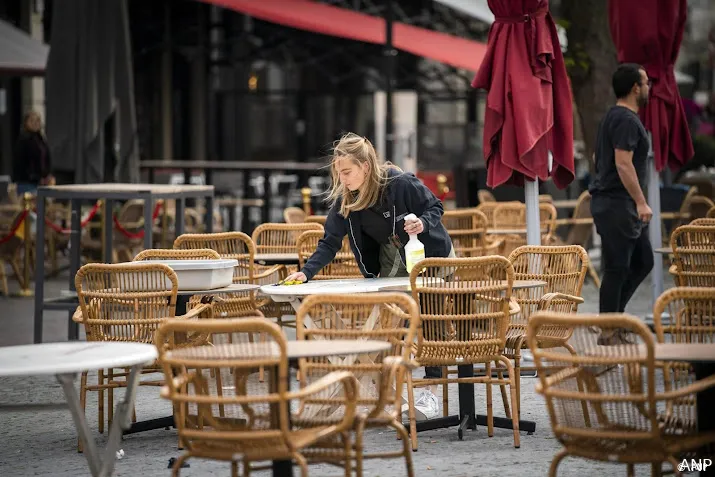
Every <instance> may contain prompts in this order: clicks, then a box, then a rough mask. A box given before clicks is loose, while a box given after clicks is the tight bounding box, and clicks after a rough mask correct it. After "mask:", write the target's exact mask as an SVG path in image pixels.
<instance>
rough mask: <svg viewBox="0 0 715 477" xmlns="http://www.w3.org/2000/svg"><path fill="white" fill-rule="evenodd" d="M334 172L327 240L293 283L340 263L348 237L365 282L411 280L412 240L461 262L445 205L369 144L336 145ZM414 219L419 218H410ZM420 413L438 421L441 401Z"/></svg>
mask: <svg viewBox="0 0 715 477" xmlns="http://www.w3.org/2000/svg"><path fill="white" fill-rule="evenodd" d="M330 168H331V177H332V186H331V188H330V191H329V193H328V197H327V201H328V203H330V206H331V207H330V211H329V212H328V217H327V219H326V222H325V235H324V237H323V238H322V239H321V240H320V242H319V243H318V247H317V248H316V250H315V252H314V253H313V255H312V256H311V257H310V258H309V259H308V261H307V262H306V263H305V265H304V266H303V269H302V270H301V271H299V272H297V273H294V274H292V275H290V276H289V277H288V278H287V279H286V280H287V281H289V280H295V281H300V282H305V281H308V280H310V279H311V278H313V276H314V275H315V274H316V273H318V272H319V271H320V270H321V269H322V268H323V267H325V266H326V265H328V264H329V263H330V262H331V261H332V260H333V259H334V258H335V255H336V254H337V253H338V252H339V251H340V249H341V247H342V243H343V238H344V237H345V235H348V237H349V239H350V248H351V249H352V252H353V254H354V255H355V260H356V262H357V264H358V267H359V268H360V271H361V272H362V274H363V276H364V277H365V278H376V277H378V276H380V277H406V276H409V273H408V272H407V267H406V265H405V263H406V260H405V250H404V246H405V245H406V244H407V241H408V240H409V235H417V236H418V238H419V240H420V242H422V243H423V244H424V249H425V257H454V256H455V254H454V248H453V247H452V241H451V239H450V238H449V234H448V233H447V230H446V229H445V228H444V226H443V225H442V214H443V212H444V209H443V207H442V202H441V201H440V200H439V199H438V198H437V197H435V195H434V194H433V193H432V191H430V190H429V189H428V188H427V187H426V186H425V185H424V184H423V183H422V181H420V180H419V179H418V178H417V177H415V175H414V174H411V173H405V172H402V171H401V170H400V169H399V168H398V167H396V166H394V165H392V164H390V163H389V162H383V161H381V160H380V159H379V158H378V156H377V152H376V151H375V148H374V147H373V145H372V143H371V142H370V141H369V140H368V139H367V138H364V137H362V136H359V135H357V134H354V133H348V134H345V135H344V136H343V137H342V138H340V140H339V141H336V143H335V144H334V147H333V154H332V159H331V164H330ZM409 214H414V215H415V216H416V217H417V218H416V219H410V218H406V217H407V216H408V215H409ZM425 373H426V375H427V377H441V369H440V368H426V369H425ZM415 410H417V411H418V414H419V413H421V414H423V415H424V417H425V418H432V417H435V416H436V415H437V414H438V413H439V401H438V399H437V397H436V396H435V395H434V394H433V393H431V392H424V393H422V396H421V397H420V398H419V399H417V400H416V401H415Z"/></svg>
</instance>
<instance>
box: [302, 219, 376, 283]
mask: <svg viewBox="0 0 715 477" xmlns="http://www.w3.org/2000/svg"><path fill="white" fill-rule="evenodd" d="M323 235H325V234H324V233H323V231H322V230H309V231H307V232H303V233H302V234H300V237H298V241H297V245H296V249H297V251H298V263H299V268H303V265H305V262H306V261H307V260H308V259H309V258H310V256H311V255H313V253H314V252H315V249H316V248H317V247H318V242H319V241H320V239H322V238H323ZM360 277H362V272H361V271H360V268H359V267H358V264H357V261H356V260H355V255H354V254H353V252H352V250H351V249H350V241H349V239H348V238H347V236H346V237H345V238H344V239H343V246H342V249H341V250H340V251H339V252H338V253H337V255H336V256H335V258H334V259H333V260H332V261H331V262H330V263H329V264H328V265H326V266H325V267H324V268H323V269H322V270H320V271H319V272H318V273H316V274H315V276H314V277H313V280H330V279H336V278H360Z"/></svg>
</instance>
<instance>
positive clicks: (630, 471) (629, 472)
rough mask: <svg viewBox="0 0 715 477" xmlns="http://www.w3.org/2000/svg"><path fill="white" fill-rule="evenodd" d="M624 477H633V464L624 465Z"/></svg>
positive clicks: (634, 473)
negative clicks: (625, 476)
mask: <svg viewBox="0 0 715 477" xmlns="http://www.w3.org/2000/svg"><path fill="white" fill-rule="evenodd" d="M626 475H627V476H628V477H635V475H636V472H635V466H634V465H633V464H626Z"/></svg>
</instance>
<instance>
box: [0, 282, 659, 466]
mask: <svg viewBox="0 0 715 477" xmlns="http://www.w3.org/2000/svg"><path fill="white" fill-rule="evenodd" d="M666 275H667V273H666ZM666 280H669V278H668V277H666ZM66 284H67V276H66V275H65V276H64V277H60V278H55V279H52V280H48V281H47V282H46V287H45V290H46V296H47V297H49V296H52V295H53V294H57V293H59V290H61V289H63V287H65V288H66ZM666 286H672V282H667V284H666ZM651 293H652V292H651V286H650V282H646V283H644V284H643V285H642V286H641V287H640V289H639V290H638V292H637V294H636V296H635V297H634V298H633V300H632V301H631V304H630V305H629V309H628V311H629V312H631V313H633V314H635V315H638V316H645V315H646V314H647V313H648V312H649V310H650V309H651V300H652V295H651ZM583 295H584V299H585V300H586V302H585V303H584V305H582V307H581V308H580V311H583V312H594V311H597V310H598V291H597V290H596V289H595V287H594V286H593V285H592V284H591V283H590V282H587V283H586V285H585V286H584V291H583ZM0 306H1V307H2V309H3V312H2V313H1V314H0V346H7V345H13V344H25V343H31V342H32V310H33V301H32V300H31V299H23V298H0ZM44 335H45V341H64V340H66V339H67V314H66V313H64V312H47V313H46V314H45V325H44ZM419 372H421V370H418V371H416V373H419ZM90 379H92V378H90ZM535 382H536V380H535V379H533V378H523V379H522V419H528V420H533V421H535V422H536V432H535V433H534V434H533V435H527V434H526V433H525V432H522V433H521V448H520V449H515V448H514V446H513V435H512V432H511V431H510V430H503V429H495V431H494V436H493V437H491V438H490V437H488V436H487V432H486V428H485V427H479V428H478V429H477V430H476V431H467V433H466V435H465V437H464V440H463V441H459V440H458V439H457V432H456V429H454V428H452V429H442V430H436V431H429V432H422V433H420V434H419V437H418V439H419V450H418V451H417V452H415V453H413V454H412V457H413V459H414V466H415V474H416V475H417V476H418V477H423V476H425V477H428V476H435V477H477V476H479V477H482V476H484V477H511V476H514V477H516V476H519V477H521V476H523V475H529V476H546V475H548V469H549V464H550V462H551V459H552V457H553V455H554V454H555V453H556V452H558V450H559V449H560V444H559V443H558V441H556V440H555V439H554V437H553V434H552V432H551V429H550V424H549V419H548V415H547V413H546V408H545V406H544V403H543V400H542V399H541V397H540V396H539V395H538V394H536V393H535V392H534V384H535ZM119 393H121V391H119V392H118V393H117V397H116V398H115V399H118V398H119ZM438 394H439V393H438ZM450 396H452V397H455V398H456V396H457V389H456V385H455V386H453V387H452V388H450ZM498 396H499V393H498V392H497V393H495V395H494V413H495V415H497V416H498V415H504V411H503V407H502V404H501V399H499V398H498ZM451 401H452V402H450V411H452V413H456V411H457V408H458V403H457V399H451ZM115 402H117V401H115ZM485 402H486V401H485V392H484V386H480V385H477V386H476V403H477V412H479V413H485ZM22 403H49V404H58V405H60V404H62V403H64V396H63V394H62V391H61V389H60V386H59V384H58V383H57V382H56V381H55V380H54V379H53V378H51V377H22V378H0V477H14V476H35V475H41V476H57V477H61V476H67V477H76V476H85V475H89V472H88V468H87V464H86V460H85V458H84V456H83V455H82V454H79V453H77V452H76V442H77V441H76V432H75V429H74V426H73V424H72V420H71V418H70V415H69V411H68V410H67V409H66V408H63V407H61V406H58V407H57V408H50V409H43V410H33V411H19V410H16V409H13V407H12V406H13V405H18V404H22ZM96 410H97V401H96V393H89V396H88V402H87V418H88V420H89V422H90V426H91V428H92V429H94V430H95V437H96V438H97V440H98V442H99V443H100V445H103V444H104V442H105V440H106V433H105V435H104V436H101V435H99V433H98V432H96V429H97V412H96ZM170 413H171V406H170V404H169V403H168V402H167V401H165V400H162V399H161V398H160V397H159V395H158V388H156V387H141V388H140V389H139V393H138V397H137V418H138V419H139V420H145V419H151V418H157V417H162V416H166V415H168V414H170ZM365 441H366V446H367V449H368V451H370V450H378V449H380V450H383V449H387V448H394V449H397V448H398V446H400V445H401V443H400V441H398V440H396V438H395V434H394V432H392V431H389V430H384V431H382V430H370V431H368V432H367V435H366V439H365ZM122 448H123V450H124V452H125V455H124V458H123V459H121V460H119V461H118V462H117V465H116V471H115V475H117V476H124V477H136V476H146V477H153V476H168V475H170V471H169V470H168V469H167V465H168V461H169V459H170V458H171V457H178V456H179V455H180V451H179V450H178V449H177V437H176V431H175V430H173V429H172V430H164V429H160V430H155V431H150V432H145V433H141V434H134V435H131V436H127V437H126V438H125V440H124V441H123V445H122ZM189 462H190V465H191V467H190V468H187V469H184V470H183V471H182V473H181V475H182V476H186V477H196V476H207V475H230V467H229V465H228V464H226V463H218V462H213V461H204V460H198V459H193V460H190V461H189ZM618 474H623V475H625V467H624V466H617V465H613V464H607V463H600V462H592V461H587V460H583V459H575V458H567V459H566V460H565V461H564V462H563V463H562V464H561V466H560V467H559V476H561V477H568V476H578V477H586V476H595V475H618ZM252 475H257V476H266V475H270V474H269V473H268V472H254V473H253V474H252ZM310 475H311V476H331V475H343V474H342V472H341V470H340V469H337V468H335V467H329V466H311V468H310ZM364 475H366V476H370V477H398V476H404V475H406V472H405V467H404V464H403V462H402V461H401V460H398V459H394V460H373V461H367V462H366V465H365V472H364ZM636 475H650V467H649V466H648V467H644V466H641V467H639V468H637V469H636Z"/></svg>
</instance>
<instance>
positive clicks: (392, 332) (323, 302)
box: [297, 232, 419, 477]
mask: <svg viewBox="0 0 715 477" xmlns="http://www.w3.org/2000/svg"><path fill="white" fill-rule="evenodd" d="M306 233H308V232H306ZM297 319H298V326H297V334H298V339H299V340H332V339H350V340H362V339H369V340H379V341H387V342H390V343H392V345H393V346H392V347H391V348H390V349H389V350H388V351H385V352H383V353H375V354H373V355H361V356H357V357H350V358H347V359H345V360H343V359H339V358H338V359H334V360H332V361H331V360H327V359H323V358H320V359H306V360H302V362H301V366H300V370H301V385H302V386H310V385H311V383H312V382H313V381H315V380H316V379H322V378H323V377H324V376H325V374H327V373H330V372H331V371H334V370H341V371H349V372H351V373H353V374H354V375H355V377H356V378H358V382H359V383H360V386H359V392H358V403H359V406H360V407H359V411H358V414H357V416H356V419H355V426H354V427H353V430H354V432H355V444H354V449H353V451H352V452H351V454H349V455H345V454H344V453H342V452H339V451H340V450H342V449H343V446H342V445H341V443H340V442H322V443H318V444H317V445H316V448H315V449H314V457H317V458H319V459H326V458H329V457H330V456H333V457H336V458H338V459H342V460H349V459H351V458H352V456H354V458H355V470H356V475H358V476H361V475H362V471H363V459H365V458H390V457H392V458H395V457H403V458H404V459H405V464H406V467H407V472H406V474H405V475H408V476H410V477H411V476H413V475H414V472H413V468H412V455H411V454H412V451H411V449H410V442H409V438H408V435H407V430H406V429H405V427H404V426H403V424H402V422H401V413H402V411H401V407H402V402H403V401H402V389H403V387H404V382H405V381H404V380H405V373H406V372H407V373H409V372H410V371H409V370H405V365H409V363H410V354H411V351H412V343H413V342H414V340H415V336H416V332H417V328H418V327H419V310H418V308H417V304H416V303H415V302H414V300H412V298H410V297H409V296H407V295H405V294H402V293H369V294H362V295H354V296H349V295H348V296H346V295H313V296H310V297H308V298H307V299H306V300H305V301H303V303H302V305H301V306H300V308H299V310H298V317H297ZM338 401H339V400H338ZM308 404H311V403H310V401H304V405H308ZM314 404H315V405H316V406H317V408H318V409H319V410H318V411H317V412H316V413H315V415H316V417H315V418H314V419H315V420H316V422H319V421H320V420H325V419H332V418H334V409H333V405H332V404H327V405H323V406H320V405H319V404H320V403H314ZM307 420H308V421H311V419H309V418H308V419H307ZM385 427H391V428H393V429H395V430H396V431H397V433H398V436H399V437H400V438H401V439H402V450H401V451H397V452H395V451H392V452H390V451H385V452H380V453H376V454H364V449H363V432H364V430H365V428H385Z"/></svg>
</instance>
